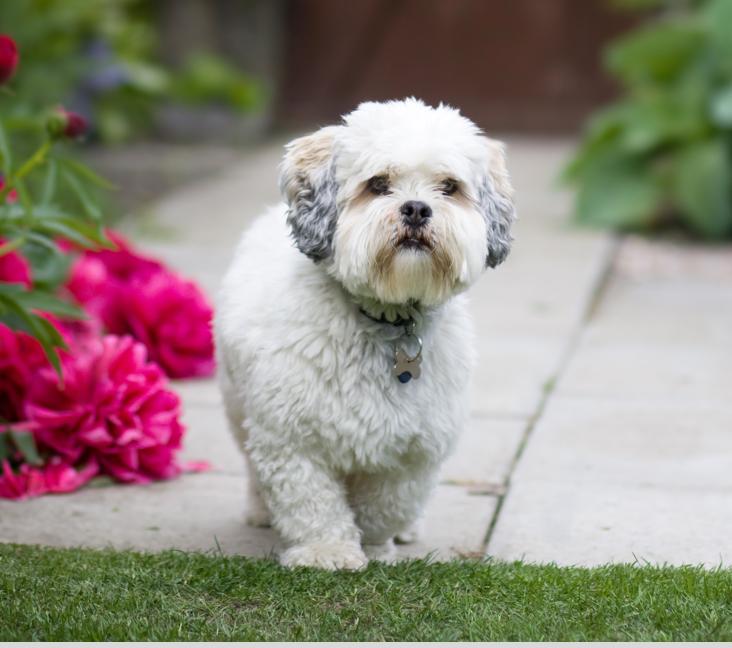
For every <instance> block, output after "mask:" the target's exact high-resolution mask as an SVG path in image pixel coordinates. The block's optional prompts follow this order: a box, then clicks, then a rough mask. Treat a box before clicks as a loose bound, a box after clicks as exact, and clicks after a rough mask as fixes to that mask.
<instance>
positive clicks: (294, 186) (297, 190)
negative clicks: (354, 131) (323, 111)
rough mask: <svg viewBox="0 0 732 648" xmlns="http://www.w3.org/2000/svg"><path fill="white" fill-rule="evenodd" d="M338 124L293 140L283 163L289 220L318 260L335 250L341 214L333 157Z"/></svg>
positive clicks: (282, 181)
mask: <svg viewBox="0 0 732 648" xmlns="http://www.w3.org/2000/svg"><path fill="white" fill-rule="evenodd" d="M337 128H338V127H336V126H330V127H327V128H322V129H320V130H319V131H317V132H316V133H313V134H312V135H308V136H306V137H300V138H298V139H296V140H293V141H292V142H290V143H289V144H288V145H287V146H286V152H285V157H284V159H283V161H282V165H281V167H280V191H281V192H282V195H283V198H284V199H285V201H286V202H287V205H288V207H289V209H288V211H287V224H288V225H289V226H290V229H291V233H292V237H293V239H294V240H295V244H296V245H297V248H298V249H299V250H300V252H302V253H303V254H305V255H307V256H308V257H310V258H311V259H313V261H316V262H317V261H321V260H323V259H326V258H328V257H329V256H331V254H332V253H333V235H334V233H335V226H336V220H337V217H338V208H337V203H336V194H337V193H338V186H337V184H336V180H335V165H334V160H333V140H334V137H335V131H336V129H337Z"/></svg>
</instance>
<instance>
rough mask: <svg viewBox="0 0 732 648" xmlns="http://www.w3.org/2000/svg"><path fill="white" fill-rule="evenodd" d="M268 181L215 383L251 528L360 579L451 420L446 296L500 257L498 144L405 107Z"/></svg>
mask: <svg viewBox="0 0 732 648" xmlns="http://www.w3.org/2000/svg"><path fill="white" fill-rule="evenodd" d="M280 184H281V189H282V193H283V196H284V199H285V203H286V204H282V205H280V206H278V207H275V208H273V209H271V210H269V211H268V212H267V213H266V214H265V215H264V216H263V217H261V218H260V219H259V220H258V221H256V222H255V224H254V225H253V226H252V227H251V228H250V229H249V231H248V232H247V233H246V234H245V235H244V237H243V239H242V240H241V243H240V244H239V247H238V249H237V251H236V255H235V258H234V261H233V264H232V266H231V268H230V270H229V271H228V273H227V275H226V277H225V279H224V282H223V287H222V290H221V293H220V298H219V303H218V309H217V314H216V322H215V331H216V339H217V353H218V360H219V367H220V371H219V375H220V382H221V388H222V391H223V396H224V402H225V406H226V412H227V416H228V419H229V422H230V424H231V428H232V430H233V433H234V435H235V436H236V438H237V440H238V442H239V444H240V445H241V447H242V449H243V450H244V452H245V454H246V456H247V459H248V463H249V467H250V475H251V476H250V491H249V492H250V498H251V501H250V508H249V512H250V515H249V521H250V523H253V524H258V525H265V524H269V523H270V520H271V524H272V525H273V526H274V527H275V529H276V530H277V531H278V532H279V533H280V534H281V536H282V538H283V539H284V541H285V542H286V544H287V549H286V550H285V551H284V553H283V554H282V555H281V556H280V559H281V562H282V563H283V564H285V565H312V566H315V567H321V568H325V569H358V568H361V567H363V566H365V565H366V563H367V562H368V558H369V557H371V558H380V559H388V558H389V557H391V556H392V555H393V552H394V544H393V541H394V538H395V537H396V538H397V539H402V540H404V541H408V540H409V539H412V538H413V536H414V532H413V531H412V529H413V525H414V523H415V522H416V520H417V519H418V518H419V516H420V513H421V511H422V509H423V507H424V504H425V500H426V499H427V497H428V495H429V494H430V491H431V490H432V487H433V485H434V484H435V481H436V477H437V473H438V469H439V466H440V463H441V462H442V461H443V459H444V458H445V457H446V456H447V455H448V453H449V452H450V450H451V448H452V447H453V445H454V443H455V440H456V438H457V436H458V434H459V433H460V431H461V428H462V427H463V423H464V421H465V418H466V415H467V411H468V406H467V397H468V382H469V374H470V369H471V366H472V363H473V355H474V354H473V351H472V343H471V339H472V330H471V325H470V320H469V317H468V313H467V309H466V303H465V298H464V296H461V295H459V293H462V292H463V291H464V290H465V289H466V288H467V287H468V286H470V284H472V283H473V282H474V281H475V280H476V279H477V278H478V277H479V276H480V275H481V273H482V272H483V270H484V269H485V268H486V266H490V267H493V266H495V265H497V264H499V263H501V261H503V260H504V258H505V257H506V255H507V254H508V251H509V246H510V240H511V235H510V228H511V223H512V221H513V219H514V210H513V205H512V189H511V186H510V183H509V179H508V175H507V173H506V167H505V163H504V156H503V147H502V145H501V144H500V143H498V142H496V141H494V140H491V139H488V138H487V137H485V136H484V135H482V134H481V132H480V130H479V129H478V128H477V127H476V126H475V125H474V124H473V123H472V122H471V121H470V120H468V119H466V118H465V117H463V116H462V115H461V114H460V113H459V112H458V111H457V110H455V109H453V108H450V107H448V106H444V105H440V106H438V107H437V108H432V107H429V106H426V105H425V104H424V103H422V102H421V101H418V100H416V99H407V100H405V101H390V102H386V103H364V104H361V105H360V106H359V107H358V109H357V110H355V111H354V112H352V113H350V114H348V115H346V116H345V117H344V118H343V123H342V124H340V125H338V126H329V127H326V128H322V129H321V130H319V131H317V132H316V133H314V134H312V135H309V136H307V137H301V138H299V139H296V140H294V141H293V142H291V143H290V144H289V145H288V146H287V147H286V154H285V158H284V161H283V163H282V166H281V175H280ZM293 242H294V243H293ZM270 516H271V518H270Z"/></svg>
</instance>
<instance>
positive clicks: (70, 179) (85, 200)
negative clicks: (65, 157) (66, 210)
mask: <svg viewBox="0 0 732 648" xmlns="http://www.w3.org/2000/svg"><path fill="white" fill-rule="evenodd" d="M62 175H63V177H64V179H65V180H66V182H67V184H68V185H69V187H70V188H71V189H72V191H73V192H74V193H75V194H76V197H77V198H78V199H79V202H80V203H81V206H82V208H83V209H84V212H85V213H86V214H87V216H89V217H90V218H92V219H93V220H95V221H101V220H102V212H101V211H100V210H99V207H97V205H96V204H95V203H94V201H93V200H92V199H91V197H90V196H89V194H88V193H87V191H86V189H85V188H84V186H83V185H82V184H81V182H79V179H78V178H77V177H76V176H75V175H74V174H73V173H70V172H69V171H68V170H66V169H64V170H63V171H62Z"/></svg>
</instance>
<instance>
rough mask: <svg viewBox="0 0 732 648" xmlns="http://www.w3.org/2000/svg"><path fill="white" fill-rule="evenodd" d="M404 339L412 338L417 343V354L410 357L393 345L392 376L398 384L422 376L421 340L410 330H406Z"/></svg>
mask: <svg viewBox="0 0 732 648" xmlns="http://www.w3.org/2000/svg"><path fill="white" fill-rule="evenodd" d="M406 337H407V338H410V337H411V338H414V339H415V340H416V341H417V345H418V348H417V353H416V354H415V355H414V356H410V355H409V354H408V353H407V352H406V351H405V350H404V349H402V348H401V347H399V346H397V345H396V344H395V345H394V368H393V369H392V374H393V375H394V376H396V378H397V380H398V381H399V382H400V383H408V382H409V381H410V380H412V378H414V379H415V380H416V379H417V378H419V377H420V376H421V375H422V369H421V367H420V365H421V364H422V340H421V338H420V337H419V336H418V335H415V334H414V333H413V332H412V331H411V330H409V329H406Z"/></svg>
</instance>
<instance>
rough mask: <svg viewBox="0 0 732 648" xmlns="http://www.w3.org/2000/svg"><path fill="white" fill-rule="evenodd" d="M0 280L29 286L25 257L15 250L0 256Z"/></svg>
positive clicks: (0, 186)
mask: <svg viewBox="0 0 732 648" xmlns="http://www.w3.org/2000/svg"><path fill="white" fill-rule="evenodd" d="M0 188H2V184H0ZM5 243H6V241H5V240H4V239H1V238H0V246H2V245H4V244H5ZM0 282H5V283H19V284H23V285H24V286H25V287H26V288H30V285H31V271H30V265H29V264H28V261H26V260H25V258H24V257H23V256H22V255H21V254H19V253H18V252H16V251H15V250H13V251H12V252H8V253H7V254H3V255H2V256H0Z"/></svg>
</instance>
